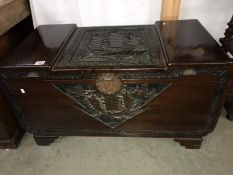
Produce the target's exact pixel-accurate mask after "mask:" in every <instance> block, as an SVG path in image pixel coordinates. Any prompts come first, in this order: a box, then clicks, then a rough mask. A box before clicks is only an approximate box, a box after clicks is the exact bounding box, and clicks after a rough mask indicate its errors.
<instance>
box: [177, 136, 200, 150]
mask: <svg viewBox="0 0 233 175" xmlns="http://www.w3.org/2000/svg"><path fill="white" fill-rule="evenodd" d="M174 140H175V141H176V142H179V144H180V145H181V146H184V147H185V148H187V149H200V147H201V144H202V141H203V139H202V138H201V137H200V138H175V139H174Z"/></svg>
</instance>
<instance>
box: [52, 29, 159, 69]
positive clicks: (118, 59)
mask: <svg viewBox="0 0 233 175" xmlns="http://www.w3.org/2000/svg"><path fill="white" fill-rule="evenodd" d="M161 59H163V54H162V48H161V45H160V41H159V38H158V34H157V31H156V28H155V26H154V25H147V26H122V27H98V28H79V29H78V31H76V33H75V34H74V36H73V37H72V39H71V42H70V43H69V45H68V46H67V47H66V49H65V51H64V52H63V54H62V55H61V57H60V58H59V60H58V62H57V63H56V65H55V66H54V67H55V68H59V67H85V66H146V65H157V66H158V65H160V60H161Z"/></svg>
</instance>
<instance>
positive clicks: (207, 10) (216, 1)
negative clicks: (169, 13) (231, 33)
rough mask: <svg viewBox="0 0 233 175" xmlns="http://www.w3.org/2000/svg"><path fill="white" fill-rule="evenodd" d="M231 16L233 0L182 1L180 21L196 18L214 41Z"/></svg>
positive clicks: (221, 32)
mask: <svg viewBox="0 0 233 175" xmlns="http://www.w3.org/2000/svg"><path fill="white" fill-rule="evenodd" d="M232 15H233V0H182V4H181V8H180V19H192V18H197V19H199V21H200V22H201V23H202V24H203V25H204V26H205V27H206V29H207V30H208V31H209V32H210V33H211V34H212V35H213V36H214V38H215V39H216V40H218V39H219V38H220V37H222V36H223V34H224V31H225V28H226V27H227V22H229V21H230V19H231V16H232Z"/></svg>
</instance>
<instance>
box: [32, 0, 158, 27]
mask: <svg viewBox="0 0 233 175" xmlns="http://www.w3.org/2000/svg"><path fill="white" fill-rule="evenodd" d="M30 4H31V9H32V14H33V19H34V26H38V25H41V24H56V23H76V24H77V25H78V26H104V25H131V24H132V25H133V24H153V23H154V22H155V20H159V18H160V9H161V0H30Z"/></svg>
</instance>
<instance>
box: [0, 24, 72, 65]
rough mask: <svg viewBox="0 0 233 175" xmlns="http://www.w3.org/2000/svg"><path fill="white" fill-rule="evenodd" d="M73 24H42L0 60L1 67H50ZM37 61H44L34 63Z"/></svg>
mask: <svg viewBox="0 0 233 175" xmlns="http://www.w3.org/2000/svg"><path fill="white" fill-rule="evenodd" d="M74 29H75V25H73V24H70V25H44V26H43V25H42V26H39V27H38V28H37V29H36V30H34V31H33V33H32V34H31V35H29V36H28V37H27V38H26V39H25V40H24V41H23V42H22V43H20V44H19V45H18V46H17V47H16V48H15V49H14V50H12V51H11V53H10V54H9V55H7V56H6V57H5V58H4V59H2V61H1V68H6V69H7V68H16V69H17V68H21V69H22V68H33V69H37V68H45V69H46V68H50V66H51V65H52V63H53V62H54V60H55V58H56V56H57V54H58V52H59V50H60V49H61V48H62V47H63V46H64V44H65V43H66V41H67V39H68V38H69V36H70V35H71V34H72V32H73V30H74ZM37 61H45V62H44V64H41V65H40V64H38V65H36V62H37Z"/></svg>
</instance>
